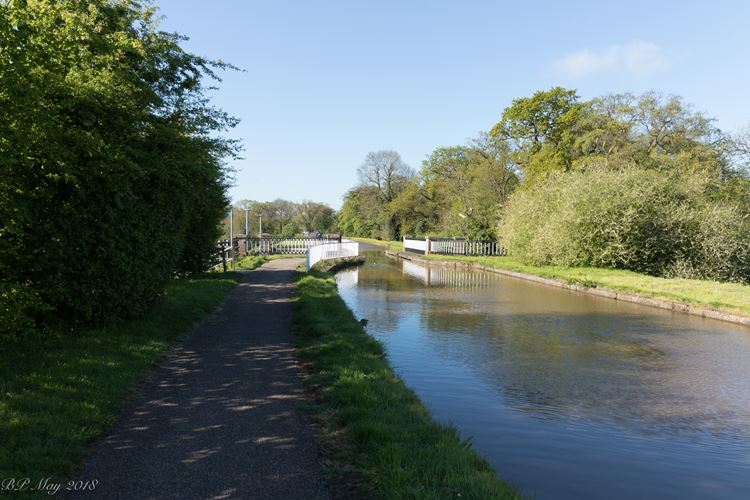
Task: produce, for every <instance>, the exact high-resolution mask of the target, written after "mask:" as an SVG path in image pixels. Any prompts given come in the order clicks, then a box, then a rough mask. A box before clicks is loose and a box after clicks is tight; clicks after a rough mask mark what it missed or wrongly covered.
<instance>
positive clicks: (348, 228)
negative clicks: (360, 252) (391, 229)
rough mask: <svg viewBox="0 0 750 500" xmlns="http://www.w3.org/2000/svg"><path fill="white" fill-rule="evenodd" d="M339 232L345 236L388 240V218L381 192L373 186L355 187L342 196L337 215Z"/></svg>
mask: <svg viewBox="0 0 750 500" xmlns="http://www.w3.org/2000/svg"><path fill="white" fill-rule="evenodd" d="M338 224H339V228H340V229H341V232H342V233H343V234H345V235H347V236H362V237H365V238H377V239H384V238H385V239H388V237H389V235H388V232H387V229H388V218H387V214H386V208H385V204H384V203H383V200H382V196H381V191H380V190H379V189H378V188H377V187H375V186H362V185H360V186H357V187H354V188H352V189H351V190H349V192H348V193H346V195H345V196H344V203H343V205H342V207H341V210H339V213H338Z"/></svg>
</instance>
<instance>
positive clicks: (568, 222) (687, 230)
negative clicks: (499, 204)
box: [499, 168, 750, 282]
mask: <svg viewBox="0 0 750 500" xmlns="http://www.w3.org/2000/svg"><path fill="white" fill-rule="evenodd" d="M708 188H709V184H708V181H706V180H705V179H704V178H701V177H698V176H694V177H687V178H686V177H676V176H669V175H665V174H664V173H663V172H658V171H653V170H644V169H638V168H629V169H624V170H607V169H600V168H593V169H591V170H587V171H584V172H573V173H552V174H550V175H548V176H547V178H546V179H544V180H543V181H539V182H538V183H536V184H534V186H533V188H532V189H524V190H521V191H519V192H517V193H515V194H514V195H513V196H512V198H511V201H510V204H509V206H508V209H507V211H506V212H505V214H504V216H503V219H502V221H501V223H500V228H499V233H500V235H501V237H502V239H503V241H505V242H506V244H507V245H508V247H509V249H510V253H511V254H512V255H514V256H516V257H518V258H520V259H521V260H522V261H524V262H525V263H528V264H534V265H545V264H554V265H563V266H596V267H611V268H619V269H629V270H632V271H637V272H643V273H647V274H652V275H657V276H661V275H670V276H682V277H697V278H707V279H719V280H729V281H740V282H745V281H747V280H748V279H750V267H749V266H748V264H749V263H750V247H749V246H748V241H749V240H750V224H749V221H748V213H747V210H745V209H744V208H743V207H741V206H740V205H737V204H733V203H732V202H731V201H726V200H724V201H721V200H710V199H709V198H708V195H707V193H708Z"/></svg>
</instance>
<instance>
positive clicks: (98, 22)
mask: <svg viewBox="0 0 750 500" xmlns="http://www.w3.org/2000/svg"><path fill="white" fill-rule="evenodd" d="M144 5H148V3H143V2H138V1H135V0H119V1H117V2H112V1H109V0H88V1H63V2H61V1H57V0H36V1H33V2H32V1H28V2H27V1H21V0H11V1H10V2H0V75H2V77H0V334H2V333H6V334H7V333H13V334H18V333H19V332H22V331H28V330H30V329H34V328H38V327H42V326H50V325H52V326H60V325H65V326H66V327H67V326H69V325H73V324H76V323H79V322H80V323H86V324H92V323H102V322H107V321H111V320H114V319H117V318H123V317H130V316H137V315H140V314H141V313H143V312H144V311H146V310H147V309H148V308H149V307H151V306H152V304H153V303H154V302H155V301H156V300H157V299H158V298H159V296H160V294H161V293H162V291H163V287H164V285H165V283H166V281H167V280H169V279H171V278H172V277H173V276H174V275H175V274H176V273H177V274H181V273H191V272H193V271H197V270H200V269H202V268H203V265H204V263H205V262H206V260H207V258H208V257H209V255H210V254H211V253H212V252H213V251H214V245H215V241H216V239H217V238H218V237H219V235H220V228H219V224H220V221H221V219H222V217H223V215H224V213H225V207H226V206H227V199H226V196H225V191H226V186H227V177H226V170H225V168H224V166H223V165H224V164H223V161H224V159H225V158H228V157H232V156H233V155H235V153H236V150H237V148H236V144H235V143H233V142H232V141H229V140H225V139H223V138H221V137H220V136H219V135H217V132H221V131H223V130H225V129H226V128H228V127H231V126H233V125H234V124H235V121H234V120H233V119H232V118H231V117H229V116H227V115H226V114H225V113H223V112H222V111H220V110H218V109H215V108H213V107H212V106H211V105H210V103H209V102H208V100H207V98H206V95H205V92H204V85H203V82H204V81H205V80H206V79H209V80H210V79H211V77H214V73H213V72H214V71H215V70H217V69H222V68H224V67H226V65H225V64H224V63H221V62H213V61H209V60H206V59H204V58H202V57H198V56H195V55H192V54H189V53H187V52H185V51H184V50H183V49H182V48H181V46H180V43H181V42H182V40H183V39H182V37H180V36H179V35H177V34H173V33H165V32H162V31H159V29H158V26H157V24H158V23H157V18H156V16H155V13H154V9H152V8H150V7H144Z"/></svg>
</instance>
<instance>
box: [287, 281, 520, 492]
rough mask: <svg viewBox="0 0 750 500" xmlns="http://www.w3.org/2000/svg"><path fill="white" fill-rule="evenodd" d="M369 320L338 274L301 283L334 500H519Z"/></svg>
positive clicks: (311, 375) (299, 332) (304, 339)
mask: <svg viewBox="0 0 750 500" xmlns="http://www.w3.org/2000/svg"><path fill="white" fill-rule="evenodd" d="M363 323H365V322H360V321H359V320H358V319H357V318H356V317H355V316H354V314H353V313H352V311H351V310H350V309H349V308H348V307H347V305H346V303H345V302H344V301H343V300H342V299H341V297H340V296H339V293H338V290H337V286H336V282H335V280H334V278H333V277H332V276H331V275H330V274H327V273H318V272H313V273H310V274H307V275H303V276H300V277H299V280H298V281H297V284H296V303H295V314H294V325H295V337H296V341H297V344H298V352H299V356H300V358H301V359H302V360H303V362H304V363H305V371H306V375H305V382H306V385H307V388H308V390H309V391H310V393H311V396H312V397H311V399H312V400H313V401H314V402H313V403H312V404H311V408H310V409H311V413H312V415H313V418H314V420H315V422H316V424H317V430H318V438H319V440H320V443H321V450H322V453H323V459H324V461H325V462H326V464H327V466H328V467H327V472H328V476H329V480H330V484H331V488H332V493H333V496H334V497H342V498H363V497H367V496H374V497H377V498H431V499H432V498H445V499H448V498H452V499H455V498H488V499H489V498H499V499H511V498H518V495H517V492H516V491H515V490H514V489H513V488H511V487H510V486H508V485H507V484H506V483H505V482H503V481H502V480H500V479H499V478H498V477H497V475H496V473H495V471H494V470H493V469H492V468H491V467H490V466H489V464H488V463H487V462H486V461H485V460H484V459H483V458H481V457H480V456H479V455H478V454H477V453H476V452H475V451H474V450H473V449H472V447H471V446H470V444H469V441H468V440H466V439H464V440H462V439H460V438H459V436H458V432H457V431H456V429H455V428H453V427H449V426H445V425H441V424H439V423H437V422H435V421H434V420H433V419H432V417H431V415H430V412H429V411H428V410H427V409H426V408H425V406H424V405H423V404H422V403H421V402H420V400H419V399H418V398H417V396H416V395H415V394H414V392H413V391H412V390H411V389H409V388H408V387H407V386H406V385H405V384H404V383H403V381H402V380H401V379H400V378H399V376H398V375H396V374H395V373H394V371H393V370H392V368H391V366H390V364H389V362H388V360H387V359H386V356H385V353H384V350H383V346H382V344H381V343H380V342H379V341H377V340H375V339H374V338H373V337H371V336H370V335H368V334H367V333H366V332H365V327H366V326H365V327H363ZM509 453H512V451H509Z"/></svg>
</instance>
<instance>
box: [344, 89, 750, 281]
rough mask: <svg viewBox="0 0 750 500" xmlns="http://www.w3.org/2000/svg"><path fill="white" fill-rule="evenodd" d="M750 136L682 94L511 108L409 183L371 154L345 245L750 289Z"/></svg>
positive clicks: (547, 101)
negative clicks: (426, 243)
mask: <svg viewBox="0 0 750 500" xmlns="http://www.w3.org/2000/svg"><path fill="white" fill-rule="evenodd" d="M749 164H750V131H748V130H745V131H740V132H739V133H736V134H725V133H723V132H722V131H721V130H719V129H718V128H717V127H716V126H715V124H714V120H712V119H710V118H707V117H706V116H704V115H703V114H702V113H699V112H696V111H694V110H693V109H692V108H691V107H690V106H688V105H686V104H685V103H684V102H683V100H682V99H681V98H679V97H675V96H663V95H660V94H657V93H654V92H649V93H646V94H643V95H640V96H634V95H631V94H612V95H607V96H604V97H600V98H596V99H592V100H589V101H583V100H581V99H580V98H579V97H578V95H577V94H576V92H575V91H574V90H567V89H562V88H559V87H556V88H553V89H550V90H548V91H540V92H536V93H535V94H533V95H532V96H531V97H526V98H521V99H516V100H514V101H513V103H512V105H511V106H510V107H508V108H507V109H505V111H504V112H503V113H502V116H501V117H500V121H499V122H498V123H497V124H496V125H495V126H494V127H493V128H492V130H490V131H489V132H487V133H482V134H480V136H479V137H478V138H477V139H475V140H472V141H470V142H469V143H468V144H466V145H462V146H451V147H439V148H437V149H435V150H434V151H433V152H432V153H430V154H429V155H428V156H427V158H426V159H425V160H424V161H423V162H422V167H421V169H420V170H419V171H418V172H415V171H414V170H412V169H411V168H410V167H408V166H407V165H405V164H404V163H403V161H402V160H401V158H400V156H399V155H398V153H396V152H394V151H377V152H373V153H369V154H368V155H367V156H366V158H365V162H364V163H363V165H362V166H360V168H359V178H360V184H359V185H358V186H356V187H354V188H353V189H351V190H350V191H349V192H348V193H347V195H346V197H345V200H344V204H343V207H342V209H341V211H340V213H339V216H338V217H339V225H340V227H341V230H342V231H343V232H344V233H345V234H348V235H354V236H367V237H375V238H385V239H394V238H398V237H401V236H403V235H405V234H415V235H436V236H454V237H465V238H471V239H500V240H502V241H503V243H504V245H505V246H507V247H508V248H509V249H510V253H511V255H513V256H515V257H517V258H520V259H521V260H523V261H525V262H527V263H532V264H557V265H575V266H587V265H589V266H603V267H614V268H622V269H632V270H636V271H641V272H647V273H650V274H655V275H662V276H676V277H694V278H710V279H720V280H730V281H739V282H747V281H748V280H750V176H749V174H748V165H749Z"/></svg>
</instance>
